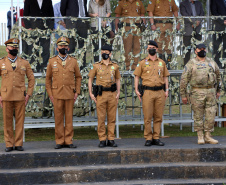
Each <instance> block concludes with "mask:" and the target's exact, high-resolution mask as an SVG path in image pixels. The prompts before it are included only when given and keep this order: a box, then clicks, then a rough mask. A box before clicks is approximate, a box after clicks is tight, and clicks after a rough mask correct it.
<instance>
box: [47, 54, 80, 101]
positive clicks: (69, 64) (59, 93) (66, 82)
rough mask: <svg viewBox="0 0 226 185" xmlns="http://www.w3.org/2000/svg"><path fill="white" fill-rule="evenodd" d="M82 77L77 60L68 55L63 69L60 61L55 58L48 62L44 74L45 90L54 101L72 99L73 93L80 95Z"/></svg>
mask: <svg viewBox="0 0 226 185" xmlns="http://www.w3.org/2000/svg"><path fill="white" fill-rule="evenodd" d="M81 81H82V76H81V74H80V71H79V67H78V63H77V60H76V59H75V58H73V57H71V56H69V55H68V57H67V59H66V65H65V67H63V66H62V60H61V59H60V58H59V57H58V56H55V57H53V58H51V59H50V60H49V64H48V66H47V72H46V90H47V93H48V95H49V96H53V98H55V99H74V95H75V92H76V93H77V94H80V87H81Z"/></svg>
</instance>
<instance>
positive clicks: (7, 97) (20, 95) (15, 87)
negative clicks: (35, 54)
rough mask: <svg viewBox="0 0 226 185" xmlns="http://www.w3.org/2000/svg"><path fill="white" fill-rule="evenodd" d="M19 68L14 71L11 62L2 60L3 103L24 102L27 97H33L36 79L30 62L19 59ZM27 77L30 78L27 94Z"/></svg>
mask: <svg viewBox="0 0 226 185" xmlns="http://www.w3.org/2000/svg"><path fill="white" fill-rule="evenodd" d="M16 62H17V67H16V69H15V70H13V68H12V66H11V61H10V60H9V59H8V58H7V57H5V58H3V59H1V60H0V75H1V76H2V85H1V94H0V95H1V97H2V100H3V101H23V100H24V98H25V95H26V94H28V95H29V96H32V93H33V89H34V84H35V78H34V75H33V71H32V69H31V66H30V64H29V62H28V61H26V60H24V59H22V58H20V57H17V60H16ZM25 75H26V76H27V78H28V88H27V92H26V87H25Z"/></svg>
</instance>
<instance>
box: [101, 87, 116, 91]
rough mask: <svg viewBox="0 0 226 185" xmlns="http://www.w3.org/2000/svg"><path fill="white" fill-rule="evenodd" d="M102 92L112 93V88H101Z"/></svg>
mask: <svg viewBox="0 0 226 185" xmlns="http://www.w3.org/2000/svg"><path fill="white" fill-rule="evenodd" d="M102 91H112V88H111V87H103V88H102ZM115 91H116V90H115ZM115 91H114V90H113V91H112V92H115Z"/></svg>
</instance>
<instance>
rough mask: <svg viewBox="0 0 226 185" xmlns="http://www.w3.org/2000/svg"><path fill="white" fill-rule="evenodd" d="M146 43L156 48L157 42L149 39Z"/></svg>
mask: <svg viewBox="0 0 226 185" xmlns="http://www.w3.org/2000/svg"><path fill="white" fill-rule="evenodd" d="M148 45H152V46H155V47H157V48H158V44H157V43H156V42H155V41H153V40H149V43H148Z"/></svg>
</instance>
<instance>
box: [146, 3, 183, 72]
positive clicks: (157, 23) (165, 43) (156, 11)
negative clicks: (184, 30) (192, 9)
mask: <svg viewBox="0 0 226 185" xmlns="http://www.w3.org/2000/svg"><path fill="white" fill-rule="evenodd" d="M147 12H148V16H149V17H153V16H156V17H173V15H174V16H175V17H178V7H177V5H176V3H175V1H174V0H150V1H149V5H148V8H147ZM150 23H151V29H152V30H156V29H157V28H160V31H161V34H160V37H159V38H157V39H156V42H157V43H158V46H159V49H158V52H159V57H160V58H162V59H164V58H165V57H164V53H163V51H165V52H166V53H167V55H168V57H167V59H166V61H165V62H166V63H167V68H168V69H169V68H170V65H169V62H171V59H172V53H171V49H172V48H171V47H172V43H171V42H172V37H171V36H170V35H167V30H168V31H169V32H170V33H172V31H173V20H172V21H171V20H167V19H156V20H154V19H153V18H151V19H150ZM177 29H179V25H177Z"/></svg>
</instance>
